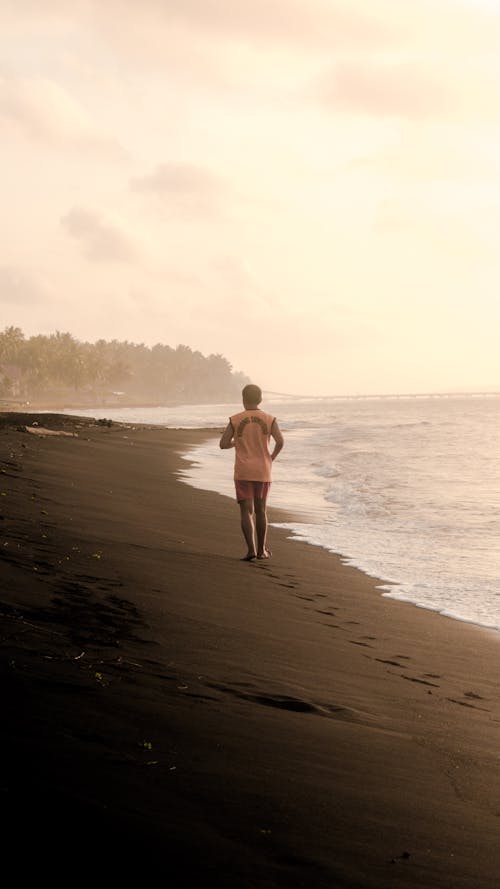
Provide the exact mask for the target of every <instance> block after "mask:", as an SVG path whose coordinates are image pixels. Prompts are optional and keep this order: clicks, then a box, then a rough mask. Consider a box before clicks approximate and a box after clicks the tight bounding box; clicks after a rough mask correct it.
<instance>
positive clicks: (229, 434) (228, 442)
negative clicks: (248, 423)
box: [219, 423, 234, 450]
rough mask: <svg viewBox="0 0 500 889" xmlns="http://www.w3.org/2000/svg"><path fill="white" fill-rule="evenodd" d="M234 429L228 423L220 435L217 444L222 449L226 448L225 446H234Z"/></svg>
mask: <svg viewBox="0 0 500 889" xmlns="http://www.w3.org/2000/svg"><path fill="white" fill-rule="evenodd" d="M233 435H234V430H233V427H232V425H231V423H228V424H227V426H226V428H225V429H224V432H223V433H222V435H221V440H220V442H219V446H220V447H221V448H222V449H223V450H227V448H234V438H233Z"/></svg>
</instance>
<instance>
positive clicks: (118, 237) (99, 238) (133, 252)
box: [61, 207, 138, 262]
mask: <svg viewBox="0 0 500 889" xmlns="http://www.w3.org/2000/svg"><path fill="white" fill-rule="evenodd" d="M61 225H62V226H63V228H65V229H66V231H67V232H68V234H69V235H71V237H73V238H76V240H78V241H81V243H82V246H83V250H84V254H85V256H86V257H87V259H90V260H91V261H93V262H133V261H134V260H136V259H137V257H138V251H137V248H136V247H135V245H134V244H133V243H132V241H131V240H130V239H129V238H128V236H127V235H125V234H123V232H122V231H120V229H119V228H118V227H117V226H115V225H111V224H110V223H107V222H103V221H102V219H101V218H100V217H99V216H97V215H96V214H95V213H92V212H90V211H89V210H84V209H82V208H81V207H74V208H73V209H72V210H70V212H69V213H68V214H67V215H66V216H63V217H62V219H61Z"/></svg>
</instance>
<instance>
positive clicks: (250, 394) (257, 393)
mask: <svg viewBox="0 0 500 889" xmlns="http://www.w3.org/2000/svg"><path fill="white" fill-rule="evenodd" d="M241 395H242V397H243V401H246V402H247V404H260V403H261V401H262V389H261V388H260V386H255V385H254V384H253V383H248V385H247V386H245V387H244V388H243V391H242V393H241Z"/></svg>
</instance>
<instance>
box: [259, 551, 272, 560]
mask: <svg viewBox="0 0 500 889" xmlns="http://www.w3.org/2000/svg"><path fill="white" fill-rule="evenodd" d="M271 556H272V552H271V550H270V549H265V550H263V552H261V553H257V558H258V559H269V558H270V557H271Z"/></svg>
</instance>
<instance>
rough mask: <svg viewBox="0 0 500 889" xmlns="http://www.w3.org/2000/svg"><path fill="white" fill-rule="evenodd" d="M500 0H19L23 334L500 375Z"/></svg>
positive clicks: (17, 246) (3, 88)
mask: <svg viewBox="0 0 500 889" xmlns="http://www.w3.org/2000/svg"><path fill="white" fill-rule="evenodd" d="M499 46H500V0H230V2H229V0H182V2H181V3H179V2H178V0H141V2H138V0H106V3H102V2H101V0H16V2H11V0H0V161H1V171H2V174H3V175H2V200H1V202H0V243H1V245H2V249H1V253H0V329H3V328H4V327H5V326H7V325H15V326H18V327H21V328H22V329H23V330H24V332H25V334H26V335H27V336H30V335H33V334H37V333H45V334H48V333H52V332H54V331H56V330H60V331H69V332H70V333H72V334H73V335H74V336H75V337H76V338H78V339H80V340H88V341H95V340H97V339H99V338H104V339H118V340H129V341H131V342H138V343H141V342H142V343H145V344H147V345H154V343H156V342H162V343H168V344H169V345H171V346H176V345H178V344H180V343H183V344H186V345H189V346H191V347H192V348H193V349H198V350H200V351H201V352H203V354H211V353H222V354H223V355H225V357H226V358H227V359H228V360H229V361H230V362H231V364H232V366H233V367H234V369H235V370H239V371H243V372H244V373H246V374H247V375H248V376H249V377H250V378H251V379H252V380H253V381H254V382H256V383H258V384H260V385H261V386H262V387H263V388H264V389H267V390H271V391H275V392H283V393H296V394H304V395H307V394H311V395H351V394H375V393H378V394H384V393H396V392H399V393H410V392H437V391H473V390H493V389H497V390H500V349H499V348H498V330H499V329H500V250H499V237H498V236H499V232H500V53H499V51H498V48H499Z"/></svg>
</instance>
